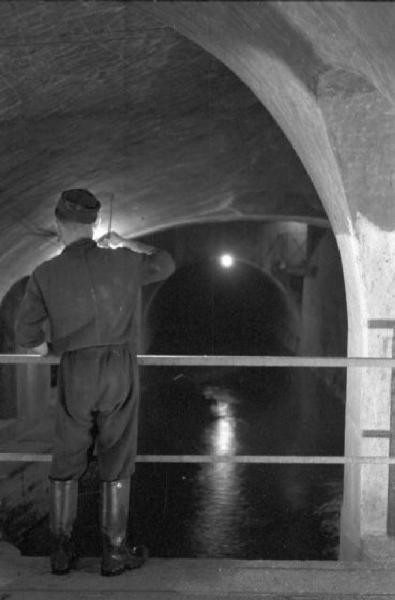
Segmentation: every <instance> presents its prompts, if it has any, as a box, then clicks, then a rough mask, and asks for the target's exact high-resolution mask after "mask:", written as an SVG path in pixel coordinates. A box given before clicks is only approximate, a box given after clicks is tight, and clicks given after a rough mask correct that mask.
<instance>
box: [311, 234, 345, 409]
mask: <svg viewBox="0 0 395 600" xmlns="http://www.w3.org/2000/svg"><path fill="white" fill-rule="evenodd" d="M308 244H309V245H310V250H309V256H310V258H309V262H308V268H307V271H308V273H309V275H308V276H306V277H305V279H304V284H303V299H302V321H303V328H302V336H301V343H300V354H301V355H304V356H347V302H346V293H345V285H344V275H343V269H342V264H341V260H340V254H339V250H338V248H337V244H336V240H335V237H334V235H333V233H332V232H331V231H329V230H326V231H325V230H321V231H320V230H319V229H317V228H309V242H308ZM316 371H318V372H317V375H319V377H321V378H323V379H324V381H325V382H326V383H327V385H329V386H330V388H331V389H332V391H333V392H334V393H335V394H336V395H337V396H338V397H340V398H343V399H344V398H345V389H346V370H345V369H317V370H316Z"/></svg>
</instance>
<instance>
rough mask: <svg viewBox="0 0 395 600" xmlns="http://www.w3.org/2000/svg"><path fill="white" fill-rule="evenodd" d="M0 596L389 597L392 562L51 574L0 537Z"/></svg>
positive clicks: (19, 599) (225, 563)
mask: <svg viewBox="0 0 395 600" xmlns="http://www.w3.org/2000/svg"><path fill="white" fill-rule="evenodd" d="M0 546H2V547H3V548H0V552H1V554H0V600H103V599H108V600H126V599H128V600H220V599H221V600H224V599H225V598H229V599H231V600H257V599H258V598H259V599H262V600H335V599H336V600H346V599H347V600H359V599H369V600H383V599H385V600H395V563H394V562H391V563H380V564H370V563H369V565H368V564H364V563H335V562H324V563H323V562H270V561H238V560H225V559H160V558H153V559H150V560H149V561H148V563H147V564H146V565H144V567H143V568H142V569H139V570H137V571H131V572H128V573H125V574H123V575H121V576H119V577H114V578H107V577H102V576H101V575H100V574H99V568H100V565H99V560H98V559H95V558H87V559H83V560H82V561H81V565H80V568H79V570H78V571H73V572H72V573H70V574H68V575H65V576H62V577H58V576H54V575H51V574H50V573H49V572H48V564H49V563H48V558H42V557H40V558H31V557H22V556H19V555H18V552H17V551H16V550H15V549H13V548H12V547H10V548H9V549H8V550H7V544H4V543H2V544H0Z"/></svg>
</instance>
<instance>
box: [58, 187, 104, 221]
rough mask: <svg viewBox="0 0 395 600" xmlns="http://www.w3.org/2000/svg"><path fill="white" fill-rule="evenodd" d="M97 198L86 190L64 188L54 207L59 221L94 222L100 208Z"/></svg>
mask: <svg viewBox="0 0 395 600" xmlns="http://www.w3.org/2000/svg"><path fill="white" fill-rule="evenodd" d="M100 206H101V205H100V202H99V200H98V199H97V198H96V197H95V196H94V195H93V194H92V193H91V192H89V191H88V190H79V189H75V190H65V191H64V192H62V194H61V196H60V198H59V200H58V203H57V205H56V208H55V215H56V217H57V218H58V219H59V221H67V222H70V223H87V224H89V223H94V222H95V221H96V218H97V213H98V212H99V210H100Z"/></svg>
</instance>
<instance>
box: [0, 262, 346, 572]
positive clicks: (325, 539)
mask: <svg viewBox="0 0 395 600" xmlns="http://www.w3.org/2000/svg"><path fill="white" fill-rule="evenodd" d="M287 310H288V309H287V302H286V298H285V296H284V295H283V293H282V292H281V290H280V288H279V287H278V286H277V285H275V283H274V281H273V280H272V279H271V278H270V277H268V276H266V275H265V274H263V273H262V272H261V271H260V270H259V269H257V268H254V267H253V266H251V265H249V264H246V263H239V264H235V265H234V268H233V269H223V268H221V266H220V265H219V264H218V263H217V262H216V261H214V260H212V261H205V262H202V263H197V264H195V265H192V266H191V265H190V266H188V267H185V268H181V269H179V270H178V271H177V272H176V273H175V275H173V277H172V278H170V279H169V280H168V281H167V282H166V283H165V284H164V285H163V286H162V287H161V288H160V289H159V291H158V292H157V294H156V295H155V296H154V298H153V300H152V302H151V304H150V307H149V314H148V317H147V321H148V327H149V329H150V345H149V349H148V352H147V353H150V354H228V355H238V354H240V355H242V354H250V355H254V354H257V355H258V354H261V355H287V354H290V350H289V348H287V347H286V346H285V345H284V339H285V338H284V335H283V332H284V324H286V321H287V318H289V315H287ZM343 445H344V403H342V402H339V398H335V397H334V396H333V393H332V392H331V390H330V388H329V387H328V386H327V385H326V384H325V383H324V382H323V380H322V378H319V377H317V373H315V372H313V371H312V370H311V369H285V368H234V367H232V368H222V367H221V368H213V367H212V368H198V367H187V368H181V367H171V368H165V367H149V368H147V367H145V368H143V369H142V370H141V406H140V427H139V453H140V454H171V455H184V454H187V455H191V454H203V455H211V456H213V457H215V456H221V455H226V456H229V457H232V456H233V455H238V454H240V455H309V454H310V455H323V456H325V455H332V456H339V455H342V454H343ZM28 468H29V469H30V471H26V470H24V466H19V467H16V466H15V465H14V471H13V473H14V475H15V476H16V477H17V476H18V473H19V478H20V482H19V485H20V486H21V487H22V488H23V494H22V496H23V501H22V502H20V504H19V505H18V506H15V507H13V508H12V509H9V510H8V512H7V514H4V511H3V514H2V531H3V537H5V538H6V539H8V540H9V541H11V542H12V543H14V544H16V545H17V546H18V547H19V548H20V549H21V551H22V552H23V553H25V554H33V555H35V554H39V555H42V554H46V553H48V551H49V535H48V514H47V512H48V511H47V506H46V503H47V502H48V495H47V479H46V478H47V473H48V466H47V465H43V464H41V465H30V466H29V467H28ZM18 469H19V471H18ZM29 473H30V474H29ZM342 481H343V468H342V467H341V466H337V465H286V464H271V465H264V464H235V463H232V462H231V461H230V462H225V463H220V462H217V463H215V462H214V463H211V464H207V463H205V464H187V463H179V464H170V463H139V464H138V465H137V468H136V473H135V476H134V477H133V480H132V494H131V519H130V531H129V534H130V538H131V540H132V541H133V543H144V544H146V545H147V546H148V547H149V550H150V554H151V555H152V556H160V557H229V558H240V559H242V558H244V559H272V560H276V559H277V560H306V559H310V560H335V559H336V558H337V550H338V543H339V515H340V505H341V497H342ZM29 482H30V483H29ZM98 510H99V485H98V477H97V467H96V463H95V462H94V461H93V462H92V463H91V466H90V468H89V470H88V472H87V473H86V474H85V475H84V477H83V478H82V480H81V482H80V492H79V512H78V520H77V525H76V532H77V547H78V549H79V552H80V553H81V554H82V555H88V556H89V555H92V556H93V555H95V556H97V555H99V554H100V548H101V546H100V534H99V527H98Z"/></svg>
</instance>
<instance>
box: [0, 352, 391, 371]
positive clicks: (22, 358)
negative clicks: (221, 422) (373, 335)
mask: <svg viewBox="0 0 395 600" xmlns="http://www.w3.org/2000/svg"><path fill="white" fill-rule="evenodd" d="M137 359H138V363H139V365H141V366H143V367H153V366H161V367H176V366H177V367H292V368H294V367H297V368H301V367H314V368H327V369H329V368H339V367H342V368H348V367H369V368H375V369H377V368H378V369H395V358H379V357H370V356H369V357H368V356H366V357H365V356H364V357H357V356H347V357H346V356H344V357H343V356H228V355H222V356H217V355H201V356H195V355H185V356H181V355H180V356H172V355H159V354H139V355H138V356H137ZM0 364H10V365H11V364H38V365H56V364H59V357H57V356H39V355H37V354H0Z"/></svg>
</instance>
